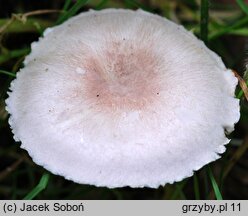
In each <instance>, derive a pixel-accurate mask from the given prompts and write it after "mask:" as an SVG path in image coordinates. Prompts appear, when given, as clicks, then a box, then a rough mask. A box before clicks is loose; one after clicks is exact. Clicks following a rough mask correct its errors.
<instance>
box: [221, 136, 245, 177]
mask: <svg viewBox="0 0 248 216" xmlns="http://www.w3.org/2000/svg"><path fill="white" fill-rule="evenodd" d="M247 149H248V137H246V138H245V139H244V142H243V144H242V145H241V146H240V147H239V148H238V149H237V151H236V152H235V153H234V155H233V156H232V158H231V159H230V162H229V163H228V166H227V167H226V168H225V170H224V174H223V177H222V179H224V178H226V176H227V175H228V174H229V173H230V171H231V170H232V168H233V167H234V165H235V164H236V163H237V161H238V160H239V159H240V158H241V157H242V155H243V154H244V153H245V152H246V151H247Z"/></svg>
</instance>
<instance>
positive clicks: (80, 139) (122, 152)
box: [6, 9, 240, 188]
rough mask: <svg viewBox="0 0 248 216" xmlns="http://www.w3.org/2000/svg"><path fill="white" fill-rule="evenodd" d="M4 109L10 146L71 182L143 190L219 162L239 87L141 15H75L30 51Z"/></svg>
mask: <svg viewBox="0 0 248 216" xmlns="http://www.w3.org/2000/svg"><path fill="white" fill-rule="evenodd" d="M24 64H25V67H24V68H22V69H21V70H20V72H19V73H17V78H16V79H15V80H14V81H13V82H12V83H11V87H10V90H11V91H10V92H9V98H8V99H7V100H6V104H7V108H6V109H7V111H8V112H9V114H10V119H9V123H10V125H11V128H12V131H13V134H14V139H15V140H16V141H20V142H21V147H22V148H23V149H26V150H27V151H28V153H29V154H30V156H31V157H32V159H33V160H34V162H35V163H37V164H39V165H41V166H43V167H45V168H46V169H47V170H49V171H51V172H52V173H54V174H57V175H61V176H64V177H65V178H66V179H70V180H72V181H74V182H78V183H81V184H91V185H96V186H106V187H109V188H115V187H124V186H130V187H145V186H146V187H151V188H157V187H158V186H159V185H165V184H166V183H173V182H175V181H180V180H182V179H184V178H186V177H189V176H191V175H192V174H193V171H195V170H198V169H200V168H201V167H202V166H204V165H205V164H207V163H210V162H211V161H214V160H216V159H218V158H220V154H221V153H223V152H224V151H225V144H227V143H228V142H229V139H228V138H227V137H226V134H227V133H230V132H232V131H233V130H234V124H235V123H236V122H237V121H238V120H239V117H240V114H239V100H238V99H236V98H234V91H235V87H236V85H237V79H236V78H235V76H234V75H233V73H232V71H231V70H229V69H227V68H226V67H225V66H224V64H223V62H222V60H221V58H220V57H219V56H218V55H216V54H215V53H214V52H212V51H211V50H209V49H208V48H207V47H206V46H205V45H204V43H203V42H202V41H200V40H198V39H197V38H196V37H195V36H194V35H193V34H192V33H191V32H189V31H187V30H185V29H184V27H182V26H179V25H177V24H175V23H173V22H171V21H169V20H167V19H165V18H163V17H160V16H158V15H154V14H151V13H148V12H144V11H142V10H137V11H132V10H125V9H105V10H102V11H93V10H91V11H89V12H84V13H81V14H79V15H77V16H75V17H73V18H71V19H69V20H67V21H66V22H64V23H63V24H62V25H59V26H56V27H54V28H49V29H47V30H46V31H45V32H44V37H42V38H40V39H39V41H38V42H34V43H33V44H32V51H31V53H30V54H29V55H28V56H27V57H26V59H25V61H24Z"/></svg>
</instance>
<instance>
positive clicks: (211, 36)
mask: <svg viewBox="0 0 248 216" xmlns="http://www.w3.org/2000/svg"><path fill="white" fill-rule="evenodd" d="M247 24H248V17H244V18H242V19H240V20H238V21H237V22H235V23H234V24H233V25H231V26H227V27H224V28H222V29H220V30H218V31H215V32H213V33H211V34H209V37H208V39H209V40H213V39H216V38H218V37H220V36H222V35H224V34H227V33H230V32H231V31H233V30H234V29H238V28H241V27H242V26H247Z"/></svg>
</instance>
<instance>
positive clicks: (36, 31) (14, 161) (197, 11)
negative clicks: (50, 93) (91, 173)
mask: <svg viewBox="0 0 248 216" xmlns="http://www.w3.org/2000/svg"><path fill="white" fill-rule="evenodd" d="M236 2H237V3H236V5H235V6H230V9H228V7H227V5H225V7H224V6H223V5H221V6H219V5H215V3H214V2H213V1H211V2H210V3H209V1H208V0H201V1H200V3H201V4H200V5H198V3H197V1H194V0H191V1H168V2H163V1H161V2H160V3H153V4H152V3H151V1H142V2H141V1H137V0H125V1H123V2H122V3H120V2H119V3H118V4H117V3H116V2H115V1H112V0H99V1H97V0H78V1H76V2H75V1H72V0H66V1H65V2H64V4H63V5H62V6H61V8H56V9H62V10H63V13H61V14H57V16H56V18H52V19H49V20H48V19H45V18H43V17H40V18H38V19H34V18H33V17H29V18H28V20H27V22H26V24H22V23H20V22H18V21H15V22H13V23H12V24H11V25H10V26H9V27H8V28H6V29H5V31H4V32H1V31H0V49H1V54H0V68H1V70H0V81H1V82H0V83H1V85H0V91H1V100H0V139H2V140H4V142H3V144H1V145H3V147H2V148H0V157H2V159H1V160H2V161H4V162H5V163H3V164H4V167H2V169H3V171H0V197H1V198H13V199H15V198H19V199H20V198H23V197H24V199H35V198H36V199H91V198H92V199H136V198H139V199H143V198H146V199H162V198H164V199H208V198H211V199H218V200H221V199H223V198H229V197H231V195H229V194H228V188H227V187H225V181H226V179H228V177H229V175H231V170H232V169H235V167H236V166H238V162H239V163H242V162H241V161H242V160H241V159H242V156H244V155H245V153H246V152H247V146H248V145H247V142H245V141H244V144H243V145H241V146H238V147H232V146H230V147H228V151H227V152H226V153H225V157H223V158H226V159H225V161H224V159H221V160H220V162H218V163H213V164H211V167H212V169H211V168H210V166H207V167H205V168H203V169H201V170H200V171H198V172H197V174H195V175H194V176H193V177H192V178H188V179H186V180H184V181H181V182H178V183H174V184H172V185H166V186H165V187H160V188H159V189H156V190H155V189H147V188H144V189H130V188H122V189H118V190H114V189H106V188H96V187H93V186H87V185H78V184H75V183H72V182H69V181H66V180H64V179H63V178H61V177H59V176H54V175H53V174H50V173H49V174H48V173H47V172H46V171H45V170H44V169H42V168H40V167H38V166H37V165H34V164H33V163H32V161H31V160H30V158H28V156H27V153H26V152H21V151H20V149H19V144H16V143H14V142H13V140H12V138H11V137H12V134H11V133H10V130H9V127H8V124H7V116H6V113H5V112H4V111H2V110H4V105H3V101H4V97H6V91H7V88H8V86H9V82H10V80H12V79H13V78H14V77H15V73H13V72H15V71H17V70H18V69H19V68H20V67H21V62H22V61H23V58H24V56H25V55H26V54H28V53H29V51H30V48H28V46H29V44H30V43H31V42H32V41H33V40H34V39H32V38H31V39H30V38H28V37H30V34H31V35H32V36H33V35H36V37H38V36H39V35H40V33H41V32H40V31H42V30H43V29H45V28H46V27H48V26H53V25H57V24H60V23H62V22H64V21H66V20H67V19H69V18H70V17H72V16H74V15H75V14H76V13H78V12H79V11H82V10H85V9H88V8H94V9H96V10H99V9H102V8H104V7H111V6H112V5H114V6H116V5H118V6H120V7H124V8H132V9H137V8H142V9H144V10H147V11H153V12H156V13H159V14H166V15H167V17H168V18H170V19H172V20H174V21H175V22H179V23H182V24H184V26H185V27H186V28H188V29H192V28H193V29H195V32H196V34H197V35H198V37H200V38H201V39H202V40H203V41H204V42H205V44H206V45H208V46H209V47H210V49H213V50H214V51H216V52H217V53H222V54H223V55H222V57H223V59H224V61H225V63H226V65H227V66H229V65H232V66H233V67H234V68H235V69H236V70H237V71H239V73H240V74H242V72H243V71H244V69H243V68H242V67H240V65H242V64H244V61H243V60H237V59H236V60H235V61H234V62H239V63H238V64H235V63H233V62H231V61H230V60H229V59H234V58H236V57H237V55H235V56H232V55H233V54H232V53H233V50H231V49H229V47H228V46H229V45H230V44H229V43H228V42H226V43H225V39H228V38H229V37H230V35H234V36H233V37H235V40H238V37H241V38H243V37H247V36H248V28H247V25H248V6H247V4H246V3H245V2H244V1H243V0H237V1H236ZM209 5H210V6H211V10H210V11H209ZM215 7H216V8H220V7H223V8H221V11H222V14H221V16H224V18H223V17H221V16H220V14H218V10H214V8H215ZM234 7H235V8H236V9H235V14H234V12H233V11H234V10H233V8H234ZM219 10H220V9H219ZM225 13H226V14H225ZM230 13H233V15H230ZM237 14H238V15H237ZM8 20H9V19H8V18H4V19H2V20H1V19H0V29H1V26H3V25H5V24H6V23H7V22H8ZM34 23H36V24H38V25H37V26H38V27H35V26H34ZM3 33H4V36H3ZM15 34H18V37H20V35H24V36H23V37H24V38H25V37H27V41H25V43H24V42H17V43H15V46H14V47H11V46H9V44H8V43H5V42H6V41H7V42H8V41H9V40H10V41H12V38H11V37H15ZM8 38H10V39H8ZM3 39H4V40H3ZM27 42H28V43H27ZM19 43H20V44H19ZM9 47H10V48H9ZM224 48H225V49H224ZM239 54H240V53H239ZM10 71H13V72H10ZM246 84H248V81H247V80H246ZM237 98H240V99H241V101H242V103H241V111H242V112H241V121H240V123H239V125H238V128H237V129H236V131H235V138H236V139H239V140H241V141H242V140H244V137H245V136H247V135H248V134H247V133H245V134H243V133H242V132H240V131H242V130H243V128H246V127H247V126H248V123H247V120H246V119H248V107H247V102H245V99H244V93H243V91H242V90H241V89H240V90H239V91H237ZM239 130H240V131H239ZM6 131H7V132H6ZM6 140H7V141H6ZM244 146H245V147H244ZM240 152H241V153H242V154H241V153H240ZM229 154H230V155H229ZM233 156H235V160H234V159H232V158H233ZM9 163H10V164H9ZM6 167H13V169H11V170H10V171H8V169H7V168H6ZM220 167H221V169H222V168H223V170H224V175H223V176H224V177H223V178H221V177H220V176H219V175H218V172H217V174H216V173H215V172H214V171H215V170H216V169H220ZM225 167H227V168H226V169H225ZM37 176H42V177H41V178H40V180H39V183H38V184H37V183H36V181H37V180H36V177H37ZM215 177H216V178H215ZM19 179H24V180H25V181H22V182H21V184H19ZM37 182H38V181H37ZM202 186H204V189H203V187H202ZM238 186H240V185H238ZM238 186H237V185H235V187H238ZM223 191H224V194H222V193H221V192H223ZM237 196H240V194H238V195H237ZM231 198H232V197H231ZM241 198H242V197H241ZM247 198H248V197H246V199H247Z"/></svg>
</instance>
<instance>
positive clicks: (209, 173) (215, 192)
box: [207, 166, 223, 200]
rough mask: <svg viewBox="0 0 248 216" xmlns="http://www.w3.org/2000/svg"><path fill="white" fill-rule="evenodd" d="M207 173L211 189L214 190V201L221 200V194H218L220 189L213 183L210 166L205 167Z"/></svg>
mask: <svg viewBox="0 0 248 216" xmlns="http://www.w3.org/2000/svg"><path fill="white" fill-rule="evenodd" d="M207 172H208V176H209V178H210V181H211V184H212V187H213V189H214V194H215V197H216V199H217V200H223V198H222V195H221V192H220V189H219V187H218V184H217V183H216V181H215V178H214V175H213V173H212V170H211V168H210V166H208V167H207Z"/></svg>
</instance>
